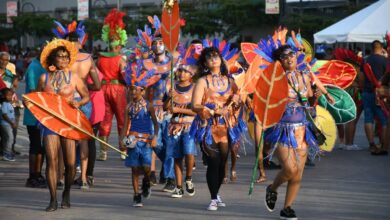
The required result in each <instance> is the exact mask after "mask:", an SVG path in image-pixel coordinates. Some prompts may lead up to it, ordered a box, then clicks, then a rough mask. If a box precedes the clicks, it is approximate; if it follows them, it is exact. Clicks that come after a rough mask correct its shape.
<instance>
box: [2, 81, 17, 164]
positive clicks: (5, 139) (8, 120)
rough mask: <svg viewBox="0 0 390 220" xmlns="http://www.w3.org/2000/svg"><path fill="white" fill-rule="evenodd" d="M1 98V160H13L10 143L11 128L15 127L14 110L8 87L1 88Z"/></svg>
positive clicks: (11, 93) (11, 136)
mask: <svg viewBox="0 0 390 220" xmlns="http://www.w3.org/2000/svg"><path fill="white" fill-rule="evenodd" d="M1 92H2V95H3V97H4V98H3V100H2V103H1V122H0V128H1V129H0V130H1V140H2V143H3V145H4V146H3V147H4V156H3V160H5V161H15V156H14V154H13V152H12V143H13V142H14V135H13V132H12V130H13V129H15V128H16V121H15V111H14V107H13V106H12V104H11V102H12V95H13V92H12V90H11V89H9V88H4V89H3V90H1Z"/></svg>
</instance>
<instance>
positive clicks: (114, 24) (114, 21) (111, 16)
mask: <svg viewBox="0 0 390 220" xmlns="http://www.w3.org/2000/svg"><path fill="white" fill-rule="evenodd" d="M123 16H125V13H124V12H120V11H118V10H117V9H116V8H113V9H112V10H111V11H110V13H108V15H107V16H106V18H105V19H104V24H105V25H109V26H110V36H111V37H112V38H113V39H115V37H119V36H117V35H118V34H117V32H116V29H117V28H118V27H119V28H121V29H123V28H125V23H123V20H122V19H123Z"/></svg>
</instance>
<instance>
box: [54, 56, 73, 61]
mask: <svg viewBox="0 0 390 220" xmlns="http://www.w3.org/2000/svg"><path fill="white" fill-rule="evenodd" d="M56 57H57V58H59V59H65V60H69V58H70V57H69V55H57V56H56Z"/></svg>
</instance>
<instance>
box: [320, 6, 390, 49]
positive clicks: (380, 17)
mask: <svg viewBox="0 0 390 220" xmlns="http://www.w3.org/2000/svg"><path fill="white" fill-rule="evenodd" d="M387 31H389V32H390V0H380V1H378V2H375V3H374V4H372V5H370V6H368V7H366V8H364V9H362V10H360V11H358V12H356V13H355V14H352V15H350V16H349V17H347V18H344V19H343V20H341V21H339V22H337V23H335V24H333V25H331V26H329V27H327V28H325V29H324V30H322V31H320V32H317V33H315V34H314V43H316V44H317V43H328V44H332V43H336V42H360V43H371V42H372V41H374V40H381V39H383V37H384V35H385V34H386V32H387Z"/></svg>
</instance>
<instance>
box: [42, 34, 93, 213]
mask: <svg viewBox="0 0 390 220" xmlns="http://www.w3.org/2000/svg"><path fill="white" fill-rule="evenodd" d="M76 55H77V48H76V46H75V45H74V44H73V43H72V42H69V41H67V40H61V39H55V40H53V41H51V42H50V43H48V44H47V45H46V46H45V48H44V49H43V51H42V54H41V58H40V60H41V64H42V66H43V67H44V68H45V69H46V70H47V71H48V72H47V73H46V74H42V75H41V77H40V78H39V82H38V89H37V90H38V91H44V92H49V93H56V94H58V95H60V96H62V97H64V98H65V99H66V100H67V101H68V102H69V104H70V105H72V106H73V107H75V108H79V107H81V106H83V105H85V104H86V103H88V101H89V96H88V89H87V87H86V86H85V84H84V83H83V81H82V80H81V79H80V77H79V76H78V75H77V74H74V73H72V72H71V71H70V70H69V68H70V67H71V66H72V64H73V63H74V62H75V61H76ZM75 92H78V93H79V94H80V96H81V100H80V101H75V100H74V99H73V95H74V93H75ZM41 133H42V135H43V143H44V146H45V150H46V160H47V168H46V179H47V183H48V186H49V191H50V204H49V206H48V207H47V208H46V211H48V212H51V211H55V210H56V209H57V206H58V203H57V169H58V168H57V166H58V151H59V148H61V149H62V152H63V155H64V163H65V188H64V191H63V193H62V202H61V207H62V208H70V187H71V185H72V184H73V180H74V176H75V172H76V167H75V162H76V145H75V141H74V140H71V139H67V138H64V137H62V136H59V135H58V134H56V133H54V132H53V131H51V130H49V129H47V128H45V127H43V128H42V131H41Z"/></svg>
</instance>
